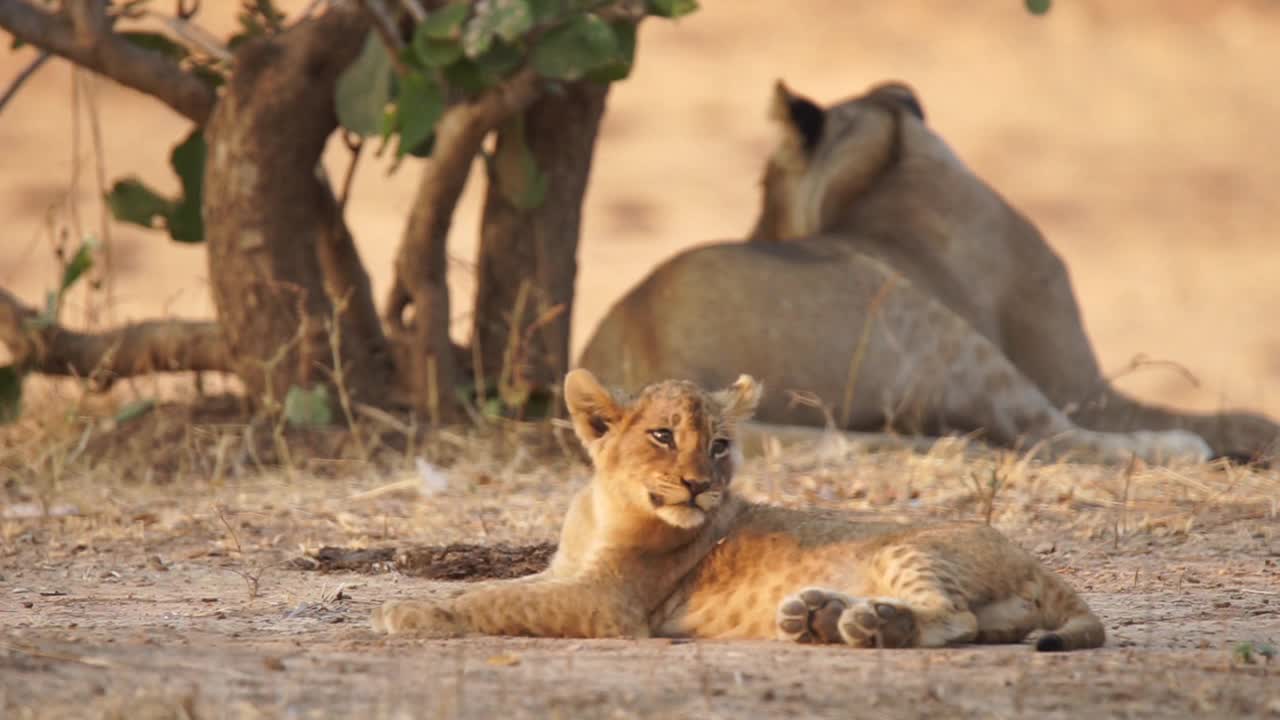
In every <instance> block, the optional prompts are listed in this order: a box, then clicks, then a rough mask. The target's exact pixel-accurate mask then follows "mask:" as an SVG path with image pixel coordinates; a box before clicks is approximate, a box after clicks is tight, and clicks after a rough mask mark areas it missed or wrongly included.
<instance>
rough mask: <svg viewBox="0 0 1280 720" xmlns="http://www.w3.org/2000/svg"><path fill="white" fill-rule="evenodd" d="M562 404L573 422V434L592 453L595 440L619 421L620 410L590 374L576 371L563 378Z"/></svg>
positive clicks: (581, 370) (587, 371) (585, 371)
mask: <svg viewBox="0 0 1280 720" xmlns="http://www.w3.org/2000/svg"><path fill="white" fill-rule="evenodd" d="M564 404H565V405H566V406H567V407H568V408H569V417H570V418H571V419H572V420H573V431H574V433H576V434H577V436H578V440H579V441H580V442H582V444H583V446H584V447H586V448H587V450H588V451H591V450H592V448H593V447H594V444H595V442H596V441H597V440H599V439H600V438H602V437H604V436H605V435H606V434H607V433H608V432H609V429H610V427H612V426H613V424H614V423H616V422H617V421H618V420H619V419H621V417H622V408H621V407H619V406H618V402H617V401H616V400H615V399H614V397H613V395H612V394H611V393H610V392H609V391H608V390H606V389H605V387H604V386H603V385H601V384H600V381H599V380H596V376H595V375H592V374H591V371H590V370H584V369H582V368H578V369H577V370H571V371H569V374H568V375H565V376H564Z"/></svg>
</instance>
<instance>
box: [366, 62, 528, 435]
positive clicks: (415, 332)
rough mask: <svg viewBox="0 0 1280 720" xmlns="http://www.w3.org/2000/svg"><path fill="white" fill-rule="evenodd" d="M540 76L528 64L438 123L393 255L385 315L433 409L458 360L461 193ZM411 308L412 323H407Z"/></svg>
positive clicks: (417, 397) (419, 393)
mask: <svg viewBox="0 0 1280 720" xmlns="http://www.w3.org/2000/svg"><path fill="white" fill-rule="evenodd" d="M538 89H539V88H538V78H537V74H536V73H535V72H534V71H533V70H532V69H525V70H522V71H520V72H518V73H516V75H515V76H513V77H512V78H510V79H509V80H507V81H506V82H504V83H502V84H501V85H498V86H497V87H495V88H492V89H490V90H489V91H487V92H485V93H484V94H483V95H481V96H480V97H478V98H476V99H475V100H473V101H470V102H462V103H458V104H456V105H453V106H451V107H450V108H449V109H448V110H446V111H445V113H444V115H443V116H442V117H441V118H440V121H439V122H438V123H436V143H435V149H434V150H433V152H432V154H431V157H430V159H428V160H427V162H426V165H425V167H424V168H423V173H422V181H421V183H420V184H419V185H418V194H417V197H416V198H415V200H414V203H413V210H412V212H411V213H410V215H409V223H408V225H407V226H406V227H405V233H404V239H403V240H402V241H401V244H400V249H399V251H398V252H397V254H396V263H395V278H394V280H393V282H392V288H391V292H390V295H389V297H388V299H387V306H386V308H385V310H384V313H385V314H384V318H385V321H386V323H387V326H388V327H389V328H390V330H391V335H392V339H393V342H394V346H395V352H396V359H397V365H398V367H399V368H400V370H401V372H402V373H403V374H404V376H405V377H406V379H407V380H408V382H409V386H410V387H411V388H412V391H413V396H414V402H415V404H416V405H418V406H419V407H420V408H422V409H430V410H431V411H432V413H433V415H434V414H436V413H439V412H445V413H447V412H448V411H447V410H446V409H445V408H443V407H440V406H438V405H435V406H433V407H431V408H426V407H424V405H425V404H426V403H425V402H424V401H425V400H426V399H428V398H441V397H443V398H445V403H451V400H452V397H453V382H454V380H455V377H454V373H455V369H456V362H455V358H454V351H453V345H452V343H451V342H450V340H449V322H450V317H449V288H448V284H447V282H446V274H445V265H446V262H445V260H446V255H445V247H446V241H447V239H448V236H449V226H450V224H451V223H452V220H453V212H454V209H455V208H456V206H457V204H458V198H459V197H460V196H461V195H462V190H463V188H464V187H465V186H466V183H467V176H468V175H469V174H470V172H471V162H472V160H474V159H475V156H476V154H477V153H479V152H480V148H481V145H482V144H483V143H484V138H485V136H486V135H488V134H489V132H490V131H492V130H493V129H494V128H496V127H497V126H498V125H499V124H501V123H502V121H503V120H505V119H506V118H507V117H510V116H511V115H512V114H513V113H517V112H522V111H523V110H524V109H525V108H526V107H528V106H529V104H530V103H532V102H533V101H534V100H535V99H536V98H537V96H538ZM410 305H412V307H413V311H414V312H413V324H412V327H408V326H407V325H406V323H405V321H404V312H405V309H406V308H408V307H409V306H410Z"/></svg>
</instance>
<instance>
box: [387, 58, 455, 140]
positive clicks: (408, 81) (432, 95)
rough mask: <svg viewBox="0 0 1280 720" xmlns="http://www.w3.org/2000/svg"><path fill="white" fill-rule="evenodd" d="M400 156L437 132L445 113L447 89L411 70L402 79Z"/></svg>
mask: <svg viewBox="0 0 1280 720" xmlns="http://www.w3.org/2000/svg"><path fill="white" fill-rule="evenodd" d="M400 83H401V84H400V98H399V103H398V106H399V111H398V113H397V115H398V117H399V119H400V151H399V154H400V155H404V154H405V153H406V152H409V151H410V150H413V149H414V148H416V147H418V146H419V145H421V144H422V143H424V142H426V140H427V138H429V137H431V134H432V133H433V132H435V129H436V121H437V120H439V119H440V116H441V115H442V114H444V91H443V90H442V89H441V88H440V84H439V83H437V82H436V81H435V80H434V79H433V78H431V77H429V76H428V75H426V74H425V73H420V72H415V73H409V74H408V75H405V76H404V77H403V78H401V81H400Z"/></svg>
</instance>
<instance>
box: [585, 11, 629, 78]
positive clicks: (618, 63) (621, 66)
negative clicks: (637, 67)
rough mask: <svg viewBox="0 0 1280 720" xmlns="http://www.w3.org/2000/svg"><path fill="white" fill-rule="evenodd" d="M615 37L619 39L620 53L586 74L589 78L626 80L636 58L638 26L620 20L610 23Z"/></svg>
mask: <svg viewBox="0 0 1280 720" xmlns="http://www.w3.org/2000/svg"><path fill="white" fill-rule="evenodd" d="M609 27H610V28H612V29H613V34H614V37H616V38H617V39H618V54H617V55H615V56H614V58H613V59H612V60H611V61H610V62H609V63H607V64H605V65H602V66H600V67H599V68H597V69H595V70H592V71H591V72H589V73H587V74H586V77H587V79H588V80H594V81H595V82H601V83H611V82H617V81H618V80H625V79H626V77H627V76H628V75H630V74H631V68H632V66H633V65H634V64H635V60H636V26H635V23H629V22H626V21H619V22H615V23H612V24H610V25H609Z"/></svg>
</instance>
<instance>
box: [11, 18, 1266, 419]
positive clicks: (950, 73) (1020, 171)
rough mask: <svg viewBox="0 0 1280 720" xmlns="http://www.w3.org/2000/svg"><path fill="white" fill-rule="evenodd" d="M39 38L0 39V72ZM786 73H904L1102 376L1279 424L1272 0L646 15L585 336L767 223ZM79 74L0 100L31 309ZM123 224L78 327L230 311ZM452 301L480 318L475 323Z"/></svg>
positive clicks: (469, 211) (126, 150) (50, 275)
mask: <svg viewBox="0 0 1280 720" xmlns="http://www.w3.org/2000/svg"><path fill="white" fill-rule="evenodd" d="M279 4H280V5H281V7H284V8H287V9H297V8H299V7H301V6H303V5H305V4H306V3H305V2H302V1H301V0H288V1H284V2H280V3H279ZM205 6H206V9H205V12H204V13H203V15H202V18H203V24H205V25H206V26H208V27H209V29H211V30H213V31H215V32H217V33H218V34H220V35H221V34H223V32H224V31H226V30H227V29H228V28H230V27H231V24H232V19H233V17H234V11H235V6H236V3H233V2H231V1H230V0H223V1H222V2H217V3H205ZM5 46H6V47H7V41H6V42H5ZM33 57H34V51H32V50H30V49H26V50H19V51H8V50H0V87H3V86H7V84H8V83H9V81H10V80H11V79H12V78H13V77H15V76H16V75H17V74H18V73H19V72H20V71H21V69H22V68H23V67H25V66H26V65H27V64H28V63H29V62H30V61H31V59H32V58H33ZM84 77H85V79H86V80H87V85H86V87H87V88H88V90H89V92H90V93H91V94H92V95H93V96H94V97H95V98H96V105H97V107H98V110H99V113H98V115H99V117H98V122H97V123H96V125H97V127H98V129H99V130H100V133H101V140H102V148H103V153H102V162H103V168H104V170H105V177H106V181H107V183H108V184H109V183H110V182H112V181H114V180H115V179H117V178H119V177H122V176H125V175H129V174H136V175H138V176H140V177H141V178H142V179H144V180H145V181H146V182H148V183H149V184H151V185H152V186H154V187H157V188H159V189H162V190H165V191H173V192H175V193H176V191H177V183H176V179H175V178H174V176H173V174H172V172H171V171H170V169H169V167H168V164H167V163H168V155H169V152H170V150H171V148H172V146H173V145H174V144H176V143H177V142H178V141H180V140H181V139H182V137H183V136H184V134H185V132H186V123H185V121H183V120H182V119H181V118H179V117H178V116H176V115H175V114H173V113H172V112H170V111H169V110H168V109H167V108H165V107H164V106H162V105H161V104H159V103H158V102H156V101H153V100H150V99H148V98H146V97H143V96H141V95H138V94H136V93H133V92H131V91H128V90H123V89H120V88H118V87H116V86H114V85H112V84H111V83H109V82H107V81H102V80H96V79H92V78H90V77H89V76H87V75H86V76H84ZM779 77H781V78H784V79H786V81H787V82H788V83H789V84H790V85H791V86H792V87H793V88H794V89H796V90H797V91H800V92H803V93H805V94H808V95H810V96H811V97H813V98H814V99H815V100H818V101H819V102H824V103H825V102H830V101H833V100H837V99H840V98H842V97H844V96H846V95H851V94H854V93H857V92H859V91H861V90H863V89H864V88H866V87H867V86H868V85H870V84H873V83H875V82H878V81H881V80H884V79H889V78H896V79H900V80H904V81H906V82H908V83H910V84H911V85H913V86H914V87H915V88H916V90H917V92H918V94H919V96H920V98H921V99H922V100H923V103H924V106H925V110H926V113H927V115H928V119H929V123H930V125H931V126H932V127H933V128H934V129H935V131H936V132H938V133H939V134H941V135H942V136H943V137H945V138H947V139H948V140H949V142H950V143H951V144H952V146H953V147H954V148H955V150H956V151H957V153H958V154H959V155H960V156H961V157H962V158H963V159H964V160H965V161H966V162H967V163H969V165H970V166H971V167H972V168H973V170H974V171H975V172H976V173H977V174H978V175H980V176H982V177H983V178H985V179H986V180H987V181H988V182H989V183H990V184H991V185H993V186H994V187H995V188H996V189H997V190H998V191H1000V192H1001V193H1002V194H1003V195H1005V197H1007V198H1008V199H1009V201H1010V202H1011V203H1012V204H1014V205H1015V206H1017V207H1018V208H1020V209H1021V210H1022V211H1023V212H1025V213H1026V214H1027V215H1029V216H1030V217H1031V219H1032V220H1033V221H1034V222H1035V223H1037V224H1038V225H1039V226H1040V228H1041V229H1042V230H1043V231H1044V232H1045V234H1046V236H1047V237H1048V239H1049V241H1050V243H1051V244H1052V245H1053V246H1054V247H1055V248H1056V249H1057V250H1058V252H1059V253H1061V254H1062V255H1063V256H1064V258H1065V259H1066V261H1067V264H1068V266H1069V268H1070V270H1071V273H1072V278H1073V280H1074V283H1075V287H1076V291H1077V295H1078V297H1079V300H1080V303H1081V305H1082V308H1083V313H1084V319H1085V324H1086V327H1087V329H1088V332H1089V334H1090V337H1091V338H1092V340H1093V342H1094V346H1095V348H1096V350H1097V352H1098V354H1099V356H1100V359H1101V362H1102V365H1103V368H1104V369H1105V370H1106V371H1108V372H1119V371H1121V370H1123V369H1124V368H1125V367H1126V366H1127V365H1128V364H1129V363H1130V361H1131V360H1132V359H1133V358H1134V357H1135V356H1137V355H1139V354H1141V355H1145V356H1146V357H1148V358H1152V359H1159V360H1169V361H1174V362H1176V363H1179V364H1181V365H1182V366H1183V367H1185V368H1186V369H1187V370H1189V371H1190V372H1191V374H1192V375H1194V377H1195V378H1196V379H1197V380H1198V384H1197V383H1193V382H1192V381H1190V380H1189V379H1188V377H1187V376H1186V375H1185V374H1183V373H1179V372H1177V371H1176V370H1172V369H1169V368H1167V367H1154V368H1149V369H1144V370H1141V371H1139V372H1136V373H1132V374H1129V375H1126V376H1125V377H1123V378H1122V379H1120V380H1119V384H1120V386H1121V387H1124V388H1126V389H1128V390H1130V391H1131V392H1134V393H1136V394H1138V395H1140V396H1142V397H1144V398H1147V399H1150V400H1157V401H1161V402H1165V403H1168V404H1172V405H1177V406H1182V407H1187V408H1198V409H1206V410H1207V409H1215V408H1219V407H1224V406H1238V407H1245V408H1252V409H1257V410H1263V411H1265V412H1267V413H1269V414H1270V415H1272V416H1273V417H1277V416H1280V322H1277V319H1276V312H1277V309H1280V248H1278V247H1276V243H1275V241H1276V239H1277V238H1276V234H1277V229H1278V227H1280V220H1277V217H1276V213H1275V208H1276V207H1277V205H1280V142H1277V140H1276V139H1275V137H1274V133H1275V132H1276V129H1277V127H1280V3H1277V2H1274V1H1273V0H1126V2H1123V3H1120V2H1114V1H1113V0H1059V2H1056V3H1054V7H1053V8H1052V10H1051V11H1050V12H1049V14H1048V15H1046V16H1042V17H1041V16H1033V15H1031V14H1029V13H1028V12H1027V11H1026V10H1025V8H1024V6H1023V2H1022V1H1021V0H998V1H989V2H983V3H976V4H975V3H951V2H948V3H939V2H936V1H925V0H918V1H917V0H898V1H897V2H894V3H879V2H851V1H850V0H797V2H794V3H786V4H784V3H778V2H776V1H770V0H732V1H730V0H704V2H703V8H702V10H700V11H699V12H697V13H695V14H694V15H692V16H689V17H687V18H684V19H682V20H680V21H679V22H677V23H670V22H665V21H657V20H650V21H648V22H646V23H645V25H644V27H643V29H642V30H641V34H640V46H639V51H638V63H637V68H636V70H635V72H634V73H633V75H632V76H631V77H630V78H629V79H628V80H626V81H624V82H622V83H620V84H619V85H617V86H615V88H614V90H613V91H612V94H611V96H610V101H609V109H608V112H607V114H606V118H605V123H604V128H603V130H602V132H601V136H600V143H599V145H598V146H597V151H596V161H595V166H594V170H593V176H592V181H591V185H590V188H589V191H588V194H587V200H586V207H585V210H584V227H583V237H582V245H581V249H580V253H579V266H580V273H579V285H578V299H577V305H576V307H575V310H574V319H573V323H574V324H573V327H574V341H573V346H574V352H575V355H576V353H577V351H578V350H579V349H580V348H581V347H582V345H583V344H584V343H585V341H586V340H587V338H588V336H589V334H590V332H591V330H592V329H593V328H594V326H595V324H596V323H597V322H598V320H599V319H600V318H601V317H602V316H603V314H604V313H605V311H606V310H607V309H608V307H609V305H610V304H612V303H613V302H614V301H615V300H616V299H618V298H619V297H620V296H621V295H622V294H623V293H624V292H626V291H627V290H628V289H629V288H630V287H631V286H632V285H633V284H634V283H635V282H637V281H638V280H639V279H640V278H641V277H642V276H644V275H645V274H646V273H647V272H648V271H649V270H650V269H651V268H652V267H653V266H654V265H655V264H657V263H658V262H660V261H662V260H663V259H665V258H667V257H669V256H670V255H671V254H673V253H675V252H676V251H678V250H680V249H682V248H686V247H689V246H691V245H695V244H699V243H703V242H707V241H711V240H722V239H735V238H739V237H741V236H743V235H744V234H745V233H746V232H747V230H748V229H749V228H750V226H751V224H752V222H753V220H754V217H755V212H756V203H757V195H758V188H757V180H758V178H759V175H760V173H761V170H762V169H763V165H764V162H765V159H766V156H767V154H768V153H769V151H770V149H771V146H772V128H771V127H770V126H769V123H768V122H767V119H766V112H765V109H766V106H767V101H768V98H769V93H770V89H771V86H772V83H773V81H774V80H775V79H776V78H779ZM72 82H73V80H72V70H71V67H70V66H69V65H68V64H66V63H64V62H61V61H55V62H51V63H49V64H47V65H46V66H45V67H44V69H42V70H41V71H40V72H39V73H38V74H37V75H36V76H35V78H34V79H33V80H32V81H31V82H30V83H29V84H28V85H27V86H26V87H25V88H24V90H23V91H22V93H21V94H20V95H19V96H18V97H17V98H16V99H15V100H14V101H13V102H12V103H10V104H9V105H8V106H7V107H6V108H5V109H4V110H3V112H0V227H3V236H2V237H0V286H2V287H5V288H7V289H9V290H11V291H13V292H15V293H17V294H18V295H19V296H20V297H22V298H23V299H24V300H25V301H26V302H28V303H29V304H33V305H38V304H40V302H41V298H42V297H43V295H44V292H45V290H47V289H50V288H52V287H54V286H55V285H56V283H57V278H58V275H59V272H60V271H59V269H58V268H59V265H58V262H57V259H56V255H55V252H56V248H57V245H58V242H59V240H58V239H59V238H60V237H70V238H72V239H74V238H76V237H78V236H79V235H80V233H93V234H95V235H100V234H101V233H100V229H99V228H100V224H101V214H102V208H101V203H100V201H99V199H98V198H99V197H100V196H101V194H100V192H99V190H98V179H97V166H96V163H95V159H94V151H93V144H92V134H93V132H94V127H95V123H94V122H92V121H91V118H90V116H89V115H88V114H87V113H86V112H85V108H86V105H85V103H81V104H80V113H79V114H78V115H76V114H75V113H73V109H74V108H73V103H72ZM77 118H78V119H77ZM326 163H327V164H328V166H329V169H330V171H331V172H332V173H333V174H334V176H335V177H341V175H342V173H343V171H344V170H345V167H346V164H347V152H346V150H345V148H343V146H342V144H341V142H339V141H338V140H337V139H336V138H335V139H334V141H332V142H331V144H330V148H329V151H328V153H327V156H326ZM389 167H390V163H389V161H388V160H387V159H382V160H370V159H369V158H368V157H366V158H365V160H363V161H362V163H361V167H360V169H359V172H358V175H357V178H356V182H355V186H354V193H353V196H352V199H351V201H350V204H349V205H348V222H349V224H350V225H351V228H352V230H353V232H354V234H355V235H356V238H357V241H358V244H359V247H360V251H361V253H362V255H363V258H364V261H365V264H366V267H367V268H368V270H369V272H370V273H371V274H372V276H373V281H374V284H375V289H376V295H377V297H378V298H379V301H380V302H381V299H382V297H383V295H384V294H385V292H386V288H387V286H388V282H389V278H390V270H391V261H392V258H393V256H394V252H395V249H396V247H397V245H398V243H399V236H400V232H401V230H402V227H403V224H404V221H405V218H406V216H407V210H408V206H409V204H410V202H411V200H412V197H413V191H414V187H415V185H416V182H417V179H418V175H419V173H418V171H417V170H418V169H417V167H416V166H415V164H414V163H413V162H412V161H410V162H406V163H405V165H404V166H403V167H401V168H400V169H399V171H398V172H396V173H395V174H392V175H388V169H389ZM478 169H479V168H477V170H478ZM475 177H477V176H473V182H472V184H471V186H470V187H469V189H468V192H467V196H466V197H465V199H464V201H463V203H462V204H461V206H460V208H459V213H458V215H457V216H456V217H455V219H454V226H453V235H452V236H451V239H450V251H451V255H452V256H453V258H454V266H453V267H452V268H451V282H452V290H453V292H454V294H455V304H454V308H455V309H457V310H458V311H459V312H460V313H462V312H466V311H469V308H470V305H471V300H472V297H471V296H472V292H473V284H472V279H473V278H472V273H471V270H470V266H471V263H472V262H473V260H474V256H475V245H476V239H477V237H476V236H477V232H478V221H479V209H480V201H481V199H482V192H481V191H482V189H483V186H482V184H481V183H479V182H475V181H474V179H475ZM110 233H111V236H112V244H113V262H114V267H115V271H116V274H115V279H114V283H113V284H114V288H113V296H114V303H113V304H112V305H111V306H110V307H109V308H103V307H101V305H100V303H88V304H87V303H85V301H84V294H83V293H84V292H85V291H84V290H77V291H76V292H77V294H75V295H73V296H72V298H71V299H70V300H69V302H68V305H67V310H68V312H67V313H66V314H65V316H64V319H65V321H66V322H67V323H68V324H70V325H73V326H79V327H84V326H86V325H88V326H93V325H95V324H101V323H104V322H107V321H114V322H121V321H127V320H131V319H141V318H146V317H150V316H155V315H162V314H163V315H177V316H189V317H192V316H211V315H212V304H211V300H210V298H209V292H208V287H207V282H206V279H205V278H206V274H207V273H206V268H205V262H206V260H205V253H204V250H203V248H202V247H201V246H183V245H179V244H176V243H173V242H172V241H170V240H169V239H168V238H167V236H166V235H165V234H164V233H162V232H158V231H157V232H154V233H148V232H145V231H142V230H140V229H137V228H133V227H130V226H125V225H120V224H113V225H112V226H111V228H110ZM97 297H101V295H98V296H97ZM456 320H457V322H456V323H455V329H456V330H457V331H458V332H459V333H464V332H465V331H466V329H467V327H468V325H467V322H466V321H467V317H466V316H465V315H462V314H460V315H459V316H458V317H457V318H456ZM3 361H4V357H3V350H0V362H3Z"/></svg>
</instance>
